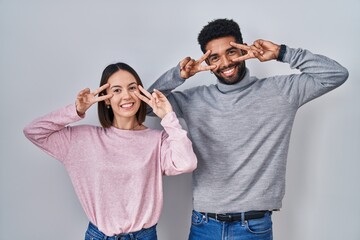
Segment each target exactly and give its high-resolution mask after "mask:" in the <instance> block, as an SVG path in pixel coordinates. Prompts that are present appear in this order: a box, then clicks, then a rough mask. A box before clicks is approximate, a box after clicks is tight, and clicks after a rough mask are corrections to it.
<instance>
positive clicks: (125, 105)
mask: <svg viewBox="0 0 360 240" xmlns="http://www.w3.org/2000/svg"><path fill="white" fill-rule="evenodd" d="M132 106H134V103H124V104H121V105H120V107H121V108H125V109H129V108H131V107H132Z"/></svg>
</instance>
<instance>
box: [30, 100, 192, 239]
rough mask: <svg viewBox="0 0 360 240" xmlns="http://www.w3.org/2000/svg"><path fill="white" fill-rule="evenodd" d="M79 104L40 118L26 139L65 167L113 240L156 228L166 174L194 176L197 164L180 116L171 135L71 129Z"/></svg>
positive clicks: (170, 122)
mask: <svg viewBox="0 0 360 240" xmlns="http://www.w3.org/2000/svg"><path fill="white" fill-rule="evenodd" d="M78 120H81V118H80V117H79V116H78V115H77V113H76V108H75V106H74V104H72V105H68V106H66V107H64V108H62V109H60V110H58V111H55V112H52V113H50V114H48V115H45V116H43V117H40V118H38V119H36V120H35V121H33V122H32V123H31V124H29V125H28V126H27V127H25V129H24V134H25V136H26V137H27V138H28V139H29V140H30V141H31V142H33V143H34V144H35V145H37V146H38V147H40V148H41V149H42V150H44V151H45V152H46V153H48V154H50V155H51V156H53V157H54V158H56V159H58V160H59V161H61V162H62V163H63V165H64V166H65V168H66V170H67V172H68V174H69V176H70V178H71V181H72V183H73V186H74V189H75V192H76V194H77V196H78V198H79V200H80V202H81V205H82V207H83V209H84V211H85V213H86V215H87V216H88V218H89V220H90V221H91V222H92V223H93V224H95V225H96V226H97V227H98V228H99V230H100V231H102V232H103V233H105V234H106V235H108V236H113V235H115V234H120V233H128V232H133V231H138V230H140V229H142V228H148V227H151V226H153V225H155V224H156V223H157V222H158V220H159V217H160V213H161V210H162V206H163V189H162V175H163V174H165V175H177V174H181V173H186V172H191V171H193V170H194V169H195V168H196V165H197V160H196V157H195V154H194V152H193V149H192V143H191V141H190V140H189V139H188V137H187V135H186V131H185V130H183V129H182V128H181V126H180V124H179V121H178V119H177V118H176V115H175V113H174V112H171V113H168V114H167V115H166V116H165V117H164V118H163V119H162V121H161V124H162V126H163V127H164V130H165V131H159V130H153V129H146V130H139V131H131V130H121V129H117V128H114V127H111V128H107V129H106V128H102V127H97V126H90V125H79V126H67V125H68V124H70V123H74V122H76V121H78Z"/></svg>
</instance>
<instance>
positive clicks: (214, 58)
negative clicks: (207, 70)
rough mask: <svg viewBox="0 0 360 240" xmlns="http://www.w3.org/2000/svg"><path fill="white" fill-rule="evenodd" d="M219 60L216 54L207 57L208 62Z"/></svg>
mask: <svg viewBox="0 0 360 240" xmlns="http://www.w3.org/2000/svg"><path fill="white" fill-rule="evenodd" d="M218 60H219V57H218V56H211V57H209V62H217V61H218Z"/></svg>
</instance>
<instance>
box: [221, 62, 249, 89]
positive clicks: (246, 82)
mask: <svg viewBox="0 0 360 240" xmlns="http://www.w3.org/2000/svg"><path fill="white" fill-rule="evenodd" d="M253 81H254V79H253V78H251V77H250V71H249V69H248V68H246V73H245V76H244V78H243V79H242V80H241V81H240V82H237V83H235V84H224V83H222V82H220V81H219V79H218V80H217V84H216V86H217V88H218V89H219V91H220V92H222V93H231V92H233V91H237V90H240V89H242V88H245V87H246V86H248V85H249V84H251V83H252V82H253Z"/></svg>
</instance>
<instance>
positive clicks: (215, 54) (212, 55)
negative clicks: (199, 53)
mask: <svg viewBox="0 0 360 240" xmlns="http://www.w3.org/2000/svg"><path fill="white" fill-rule="evenodd" d="M236 49H237V48H236V47H230V48H228V49H226V50H225V52H226V53H227V52H229V51H231V50H236ZM214 56H219V54H218V53H214V54H211V55H209V56H208V58H211V57H214Z"/></svg>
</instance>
